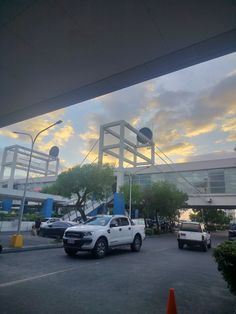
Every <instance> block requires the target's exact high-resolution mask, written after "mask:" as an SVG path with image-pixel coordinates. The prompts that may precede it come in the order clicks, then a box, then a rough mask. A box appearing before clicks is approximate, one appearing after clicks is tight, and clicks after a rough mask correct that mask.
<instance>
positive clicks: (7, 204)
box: [2, 199, 12, 212]
mask: <svg viewBox="0 0 236 314" xmlns="http://www.w3.org/2000/svg"><path fill="white" fill-rule="evenodd" d="M11 207H12V200H11V199H5V200H3V201H2V210H4V211H8V212H9V211H10V210H11Z"/></svg>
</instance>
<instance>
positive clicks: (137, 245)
mask: <svg viewBox="0 0 236 314" xmlns="http://www.w3.org/2000/svg"><path fill="white" fill-rule="evenodd" d="M141 246H142V239H141V237H140V236H139V235H136V236H135V237H134V241H133V243H132V244H131V250H132V251H133V252H139V251H140V249H141Z"/></svg>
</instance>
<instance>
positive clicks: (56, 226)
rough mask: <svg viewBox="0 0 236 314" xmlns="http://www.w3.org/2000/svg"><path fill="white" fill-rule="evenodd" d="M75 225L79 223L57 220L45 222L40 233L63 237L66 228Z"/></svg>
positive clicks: (49, 236)
mask: <svg viewBox="0 0 236 314" xmlns="http://www.w3.org/2000/svg"><path fill="white" fill-rule="evenodd" d="M74 225H77V223H75V222H71V221H56V222H53V223H50V224H45V225H43V226H42V227H40V229H39V232H38V235H39V236H41V237H48V238H57V239H62V237H63V234H64V232H65V230H66V229H67V228H69V227H72V226H74Z"/></svg>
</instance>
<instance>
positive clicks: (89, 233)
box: [83, 231, 94, 237]
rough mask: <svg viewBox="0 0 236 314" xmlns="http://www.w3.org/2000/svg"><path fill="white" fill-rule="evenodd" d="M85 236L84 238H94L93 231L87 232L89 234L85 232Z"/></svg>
mask: <svg viewBox="0 0 236 314" xmlns="http://www.w3.org/2000/svg"><path fill="white" fill-rule="evenodd" d="M83 234H84V237H89V236H92V235H93V234H94V232H93V231H87V232H83Z"/></svg>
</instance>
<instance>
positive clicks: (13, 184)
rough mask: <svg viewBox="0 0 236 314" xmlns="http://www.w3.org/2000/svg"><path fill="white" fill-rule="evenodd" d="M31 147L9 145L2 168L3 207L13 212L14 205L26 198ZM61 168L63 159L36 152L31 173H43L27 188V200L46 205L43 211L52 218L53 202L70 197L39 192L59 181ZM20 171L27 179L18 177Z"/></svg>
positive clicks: (61, 202) (0, 179)
mask: <svg viewBox="0 0 236 314" xmlns="http://www.w3.org/2000/svg"><path fill="white" fill-rule="evenodd" d="M30 156H31V149H29V148H27V147H23V146H19V145H13V146H8V147H6V148H5V149H4V152H3V157H2V163H1V171H0V200H2V209H3V210H4V211H9V210H10V209H11V208H12V205H13V204H14V205H18V207H19V206H20V201H21V200H22V198H23V196H24V195H23V193H24V189H25V184H26V179H25V176H26V174H25V173H27V172H28V167H29V160H30ZM58 170H59V158H58V157H52V156H50V155H48V154H44V153H41V152H39V151H36V150H33V151H32V159H31V163H30V168H29V174H30V175H31V176H35V175H37V176H39V177H36V178H34V177H33V178H31V179H29V181H28V183H27V186H26V190H27V194H26V200H27V202H35V203H36V204H38V203H41V204H42V214H43V215H44V216H45V217H50V216H51V213H52V209H53V202H54V203H57V204H65V203H67V202H68V199H65V198H63V197H60V196H54V195H49V194H42V193H39V192H40V191H41V189H42V187H43V186H45V185H50V184H52V183H53V182H55V181H56V179H57V175H58ZM19 171H20V172H21V175H22V172H23V177H24V178H23V179H17V176H18V175H19Z"/></svg>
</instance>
